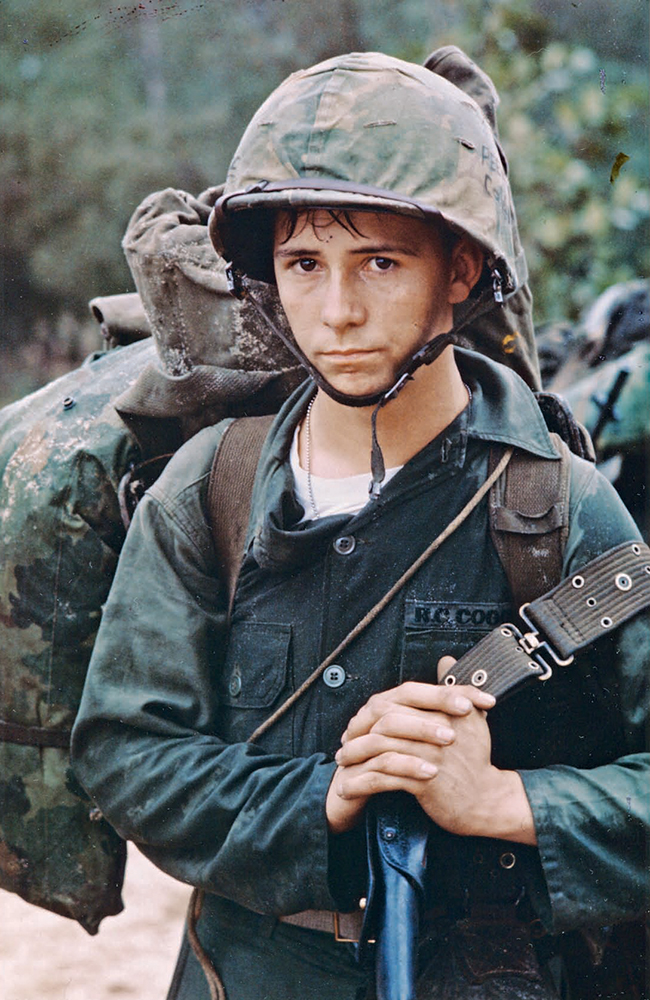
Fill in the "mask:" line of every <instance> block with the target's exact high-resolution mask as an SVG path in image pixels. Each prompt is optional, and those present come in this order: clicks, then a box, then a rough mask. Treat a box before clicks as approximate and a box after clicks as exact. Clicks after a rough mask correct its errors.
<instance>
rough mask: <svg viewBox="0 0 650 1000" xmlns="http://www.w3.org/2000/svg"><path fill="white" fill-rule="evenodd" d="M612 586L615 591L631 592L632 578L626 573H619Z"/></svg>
mask: <svg viewBox="0 0 650 1000" xmlns="http://www.w3.org/2000/svg"><path fill="white" fill-rule="evenodd" d="M614 584H615V585H616V588H617V590H631V589H632V578H631V577H629V576H628V575H627V573H619V574H618V575H617V576H616V577H615V578H614Z"/></svg>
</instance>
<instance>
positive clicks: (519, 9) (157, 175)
mask: <svg viewBox="0 0 650 1000" xmlns="http://www.w3.org/2000/svg"><path fill="white" fill-rule="evenodd" d="M0 18H1V27H2V35H1V37H2V41H1V42H0V73H1V76H0V87H1V91H0V93H1V105H0V135H1V150H0V205H1V210H2V220H3V235H2V242H1V245H0V266H1V269H2V272H1V277H0V290H1V295H2V299H1V302H0V307H1V309H2V339H1V340H0V349H3V350H4V354H5V357H9V356H10V355H11V352H12V351H13V352H14V354H15V352H16V350H18V349H19V348H20V350H23V355H22V356H24V348H25V345H29V343H30V342H32V341H33V340H38V339H39V337H40V340H41V341H45V342H49V343H50V344H51V343H53V342H54V341H55V340H56V338H57V336H58V337H59V338H61V337H65V336H67V335H68V334H66V332H65V331H66V330H68V328H69V325H70V321H69V317H70V316H82V315H84V314H85V311H86V303H87V301H88V299H89V298H91V297H92V296H94V295H98V294H110V293H112V292H120V291H128V290H130V289H131V288H132V282H131V279H130V276H129V274H128V270H127V268H126V265H125V263H124V260H123V257H122V253H121V250H120V239H121V236H122V233H123V231H124V228H125V226H126V222H127V220H128V217H129V215H130V214H131V211H132V210H133V209H134V208H135V206H136V205H137V204H138V202H139V201H140V200H141V199H142V198H143V197H144V196H145V195H146V194H148V193H149V192H150V191H152V190H155V189H158V188H161V187H165V186H168V185H171V186H174V187H180V188H184V189H186V190H189V191H193V192H198V191H200V190H201V189H203V188H204V187H207V186H208V185H211V184H215V183H218V182H219V181H221V180H222V179H223V177H224V175H225V171H226V168H227V164H228V161H229V159H230V156H231V155H232V152H233V150H234V148H235V145H236V143H237V140H238V137H239V135H240V133H241V131H242V129H243V127H244V125H245V124H246V122H247V120H248V118H249V117H250V115H251V114H252V112H253V111H254V110H255V108H256V107H257V106H258V105H259V103H260V102H261V101H262V100H263V99H264V97H265V96H266V95H267V93H268V92H269V91H270V90H271V89H272V88H273V87H274V86H275V85H277V84H278V83H279V82H280V80H282V79H283V78H284V77H285V76H286V75H287V74H288V73H290V72H292V71H293V70H295V69H297V68H299V67H301V66H304V65H309V64H310V63H313V62H315V61H316V60H318V59H321V58H325V57H327V56H330V55H333V54H335V53H337V52H340V51H344V50H350V49H354V48H366V49H369V48H376V49H380V50H383V51H386V52H389V53H391V54H393V55H397V56H401V57H405V58H408V59H412V60H414V61H421V60H423V59H424V58H425V57H426V55H427V54H428V53H429V51H431V50H432V49H433V48H436V47H438V46H439V45H443V44H447V43H449V42H453V43H455V44H458V45H460V46H461V47H462V48H464V49H465V50H466V51H467V52H469V54H470V55H472V57H473V58H474V59H476V60H477V61H478V62H479V63H480V64H481V65H482V66H483V67H484V68H485V69H486V70H487V71H488V72H489V73H490V75H491V76H492V77H493V79H494V81H495V83H496V85H497V87H498V89H499V91H500V93H501V95H502V103H501V108H500V114H499V123H500V131H501V138H502V141H503V144H504V146H505V148H506V151H507V154H508V156H509V159H510V163H511V177H512V184H513V189H514V192H515V200H516V204H517V206H518V214H519V220H520V226H521V230H522V238H523V242H524V245H525V247H526V249H527V253H528V259H529V266H530V271H531V284H532V288H533V291H534V295H535V302H536V314H537V321H538V322H541V321H547V320H551V319H557V318H560V317H564V318H568V319H575V318H576V317H577V315H578V314H579V312H580V309H581V308H582V307H583V305H584V304H585V303H587V302H589V301H591V300H592V299H593V298H594V297H595V296H596V295H597V294H599V293H600V292H601V291H602V290H603V289H605V288H606V287H607V286H608V285H610V284H612V283H613V282H616V281H621V280H625V279H628V278H634V277H640V276H643V275H644V274H646V273H647V269H648V240H647V235H648V231H647V221H648V215H649V212H650V195H649V193H648V176H647V175H648V136H647V120H648V86H647V71H648V52H647V44H648V43H647V39H648V0H617V3H616V4H612V3H611V0H577V2H571V0H467V2H464V3H458V2H454V0H436V2H432V0H399V2H396V0H230V2H225V0H203V2H201V0H178V2H173V0H142V2H136V3H122V4H121V5H118V4H111V3H110V2H108V0H48V3H47V4H43V3H42V2H41V0H0ZM621 152H622V153H624V154H625V155H626V156H628V157H629V160H628V161H627V162H626V163H625V164H624V165H623V167H622V168H621V170H620V174H619V176H618V178H617V179H616V180H615V182H614V183H611V182H610V173H611V169H612V165H613V163H614V160H615V158H616V156H617V154H618V153H621ZM62 317H63V319H62ZM66 317H67V318H66ZM62 324H63V325H62ZM66 324H67V325H66ZM39 331H40V332H39ZM62 331H63V332H62ZM72 339H74V338H72ZM0 360H1V359H0ZM46 375H49V373H45V372H40V373H39V376H38V377H40V379H41V380H45V376H46ZM29 387H30V386H29V385H28V386H25V384H24V383H19V384H17V386H16V387H15V390H19V391H26V389H27V388H29ZM0 388H1V387H0Z"/></svg>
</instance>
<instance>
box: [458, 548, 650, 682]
mask: <svg viewBox="0 0 650 1000" xmlns="http://www.w3.org/2000/svg"><path fill="white" fill-rule="evenodd" d="M647 607H650V549H649V548H648V546H647V545H646V544H644V543H643V542H624V543H623V544H622V545H617V546H616V547H615V548H613V549H609V551H607V552H605V553H603V554H602V555H600V556H598V557H597V558H596V559H592V561H591V562H589V563H587V565H586V566H583V568H582V569H581V570H580V572H579V573H574V574H573V575H572V576H570V577H568V578H567V579H566V580H563V581H562V583H560V584H558V585H557V586H556V587H554V588H553V589H552V590H551V591H549V593H548V594H544V595H543V596H541V597H539V598H538V599H537V600H536V601H533V602H532V603H531V604H525V605H523V607H522V608H521V609H520V611H519V614H520V615H521V617H522V620H523V621H524V622H525V624H526V626H527V629H528V631H526V632H522V631H521V630H520V629H519V628H518V627H517V626H516V625H512V624H511V623H509V622H507V623H504V624H503V625H499V626H498V627H497V628H495V629H493V630H492V632H490V633H489V634H488V635H486V636H485V638H484V639H481V641H480V642H479V643H477V645H476V646H473V647H472V649H470V650H469V652H467V653H465V654H464V656H461V657H460V659H459V660H457V662H456V663H455V664H454V666H453V667H451V669H450V670H448V671H447V673H446V674H445V676H444V677H443V679H442V683H443V684H447V685H454V684H471V685H473V686H474V687H478V688H482V689H483V690H485V691H488V692H489V693H490V694H493V695H494V696H495V698H497V699H501V698H503V697H504V696H505V695H506V694H511V693H513V692H514V691H515V690H517V689H518V688H520V687H521V686H522V685H523V684H525V683H528V682H529V681H531V680H540V681H546V680H548V679H549V677H551V676H552V674H553V670H554V668H555V666H561V667H562V666H567V665H568V664H570V663H572V662H573V658H574V654H575V653H577V652H578V650H580V649H583V648H584V647H585V646H588V645H590V643H592V642H594V641H595V640H596V639H599V638H600V637H601V636H603V635H605V634H606V633H607V632H610V631H611V630H612V629H615V628H617V627H618V626H619V625H622V624H623V622H626V621H628V620H629V619H630V618H633V617H634V615H636V614H637V613H638V612H639V611H643V610H644V609H645V608H647Z"/></svg>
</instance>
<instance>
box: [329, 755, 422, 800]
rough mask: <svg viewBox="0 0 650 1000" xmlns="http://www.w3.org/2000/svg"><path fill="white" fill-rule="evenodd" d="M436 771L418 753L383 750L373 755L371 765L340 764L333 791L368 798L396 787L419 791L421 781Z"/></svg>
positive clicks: (415, 792)
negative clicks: (349, 765)
mask: <svg viewBox="0 0 650 1000" xmlns="http://www.w3.org/2000/svg"><path fill="white" fill-rule="evenodd" d="M436 774H437V768H436V766H435V764H431V763H428V762H427V761H423V760H421V759H420V758H418V757H405V756H404V755H403V754H391V753H387V754H382V755H381V756H380V757H376V758H375V759H374V760H373V762H372V767H370V766H368V767H364V766H363V765H361V766H357V767H351V768H342V769H341V772H340V774H339V775H338V777H337V778H336V779H335V781H336V786H335V787H336V794H337V795H338V796H339V797H340V798H342V799H355V798H368V796H370V795H378V794H379V793H380V792H390V791H398V790H400V789H401V790H403V791H406V792H411V793H412V794H419V793H420V792H421V790H422V784H423V782H427V781H431V780H432V779H434V778H435V777H436Z"/></svg>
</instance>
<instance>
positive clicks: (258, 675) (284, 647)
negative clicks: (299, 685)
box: [219, 622, 291, 709]
mask: <svg viewBox="0 0 650 1000" xmlns="http://www.w3.org/2000/svg"><path fill="white" fill-rule="evenodd" d="M290 643H291V625H285V624H277V623H274V622H240V623H238V624H235V625H233V627H232V629H231V632H230V637H229V640H228V651H227V654H226V662H225V664H224V670H223V674H222V676H221V678H220V683H219V700H220V702H221V704H222V705H224V706H228V707H229V708H240V709H244V708H248V709H269V708H271V706H272V705H273V704H274V702H275V701H276V700H277V698H278V697H279V695H280V694H281V692H282V691H283V690H284V688H285V687H286V686H287V673H288V662H289V646H290Z"/></svg>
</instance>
